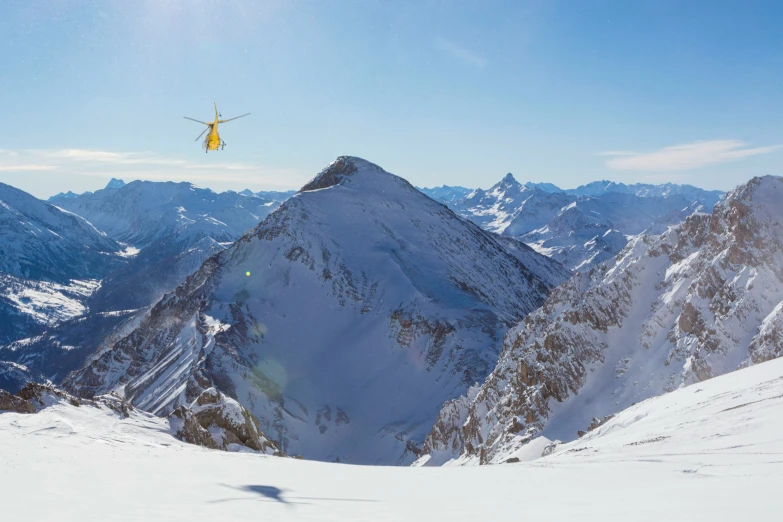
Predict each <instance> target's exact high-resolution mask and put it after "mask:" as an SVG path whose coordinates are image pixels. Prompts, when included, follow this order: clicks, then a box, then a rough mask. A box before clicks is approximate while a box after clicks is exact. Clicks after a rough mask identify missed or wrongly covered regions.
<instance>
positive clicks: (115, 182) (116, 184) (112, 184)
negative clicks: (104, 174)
mask: <svg viewBox="0 0 783 522" xmlns="http://www.w3.org/2000/svg"><path fill="white" fill-rule="evenodd" d="M124 186H125V182H124V181H122V180H121V179H117V178H111V180H109V183H107V184H106V187H105V188H107V189H118V188H122V187H124Z"/></svg>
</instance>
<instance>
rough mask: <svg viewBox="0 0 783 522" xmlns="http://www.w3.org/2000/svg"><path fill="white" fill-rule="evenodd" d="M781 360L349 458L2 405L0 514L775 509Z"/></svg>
mask: <svg viewBox="0 0 783 522" xmlns="http://www.w3.org/2000/svg"><path fill="white" fill-rule="evenodd" d="M781 455H783V360H780V359H778V360H775V361H771V362H767V363H764V364H760V365H758V366H754V367H751V368H747V369H745V370H741V371H738V372H734V373H731V374H728V375H725V376H722V377H718V378H715V379H712V380H710V381H707V382H703V383H699V384H695V385H693V386H690V387H687V388H683V389H680V390H677V391H675V392H672V393H670V394H667V395H664V396H661V397H657V398H654V399H650V400H647V401H644V402H642V403H639V404H637V405H635V406H633V407H631V408H629V409H628V410H625V411H624V412H622V413H620V414H618V415H617V416H616V417H615V418H614V419H613V420H612V421H610V422H608V423H607V424H605V425H604V426H602V427H600V428H599V429H597V430H595V431H594V432H592V433H590V434H588V435H587V436H585V437H583V438H582V439H580V440H578V441H576V442H574V443H571V444H567V445H563V446H559V447H558V448H557V450H556V451H555V452H554V453H553V454H551V455H549V456H547V457H544V458H540V459H538V460H535V461H531V462H523V463H520V464H503V465H496V466H483V467H457V468H454V467H451V468H397V467H372V466H350V465H343V464H327V463H318V462H308V461H299V460H295V459H284V458H278V457H265V456H260V455H256V454H248V453H224V452H219V451H214V450H206V449H202V448H199V447H196V446H189V445H186V444H184V443H181V442H179V441H176V440H175V439H173V438H172V437H171V435H170V434H169V431H168V424H167V422H166V421H165V420H162V419H159V418H155V417H152V416H148V415H147V414H140V413H138V414H133V416H131V417H130V418H129V419H126V420H119V418H118V417H117V416H116V414H114V413H112V412H110V410H108V409H97V408H94V407H90V406H82V407H79V408H76V407H73V406H70V405H63V404H61V405H56V406H52V407H50V408H48V409H45V410H43V411H42V412H41V413H38V414H35V415H22V414H16V413H2V414H0V461H1V462H2V463H3V473H2V474H1V475H0V499H1V500H2V502H1V503H0V510H1V511H0V512H1V513H2V520H13V521H28V520H58V521H63V520H74V521H76V520H78V521H80V522H84V521H91V520H96V521H97V520H101V521H103V520H123V521H133V520H143V521H147V522H148V521H154V520H171V521H178V520H181V521H188V522H191V521H193V520H231V521H241V520H276V521H287V520H340V521H344V520H371V521H382V520H402V521H411V520H426V521H436V520H449V521H461V520H465V521H475V520H547V521H551V520H567V521H573V520H580V521H585V520H600V521H607V520H635V521H638V520H651V521H656V522H660V521H662V520H667V521H668V520H688V521H694V520H709V521H711V522H715V521H722V520H727V521H728V520H731V521H736V520H754V521H773V520H780V513H781V509H783V496H781V495H780V493H779V490H780V485H781V483H783V458H781Z"/></svg>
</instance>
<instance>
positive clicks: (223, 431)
mask: <svg viewBox="0 0 783 522" xmlns="http://www.w3.org/2000/svg"><path fill="white" fill-rule="evenodd" d="M169 424H170V426H171V431H172V433H174V436H175V437H177V438H178V439H180V440H182V441H185V442H189V443H191V444H197V445H199V446H204V447H206V448H212V449H221V450H224V451H231V450H234V451H240V450H241V449H244V448H248V449H251V450H253V451H258V452H261V453H264V454H268V455H276V456H284V455H283V453H281V452H280V451H279V450H278V449H277V445H276V444H275V443H274V442H271V441H270V440H268V439H267V438H266V436H264V434H263V433H261V432H260V431H259V429H258V421H257V420H256V419H255V418H254V417H253V415H252V414H250V412H248V411H247V410H246V409H245V408H244V407H242V405H241V404H239V403H238V402H237V401H235V400H234V399H232V398H230V397H226V396H225V395H223V394H222V393H220V392H219V391H217V390H216V389H215V388H209V389H207V390H204V391H203V392H202V393H201V395H199V396H198V397H197V398H196V400H194V401H193V403H192V404H191V405H190V406H189V407H187V406H179V407H178V408H177V409H176V410H174V411H173V412H171V414H170V415H169Z"/></svg>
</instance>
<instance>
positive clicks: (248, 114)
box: [218, 112, 250, 123]
mask: <svg viewBox="0 0 783 522" xmlns="http://www.w3.org/2000/svg"><path fill="white" fill-rule="evenodd" d="M245 116H250V113H249V112H248V113H247V114H243V115H242V116H235V117H233V118H229V119H227V120H220V121H218V123H226V122H229V121H231V120H238V119H239V118H244V117H245Z"/></svg>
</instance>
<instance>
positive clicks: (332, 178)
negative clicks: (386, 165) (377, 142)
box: [299, 156, 385, 192]
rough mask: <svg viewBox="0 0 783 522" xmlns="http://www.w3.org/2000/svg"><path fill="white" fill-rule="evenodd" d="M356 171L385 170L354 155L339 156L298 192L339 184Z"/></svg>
mask: <svg viewBox="0 0 783 522" xmlns="http://www.w3.org/2000/svg"><path fill="white" fill-rule="evenodd" d="M358 171H378V172H385V171H384V170H383V169H382V168H381V167H379V166H378V165H376V164H375V163H371V162H369V161H367V160H365V159H362V158H357V157H355V156H340V157H338V158H337V159H336V160H334V161H333V162H332V163H330V164H329V166H328V167H326V168H325V169H324V170H322V171H321V172H319V173H318V175H317V176H316V177H314V178H313V179H311V180H310V181H308V182H307V183H306V184H305V185H304V186H303V187H302V188H301V189H299V192H307V191H310V190H319V189H324V188H328V187H333V186H334V185H337V184H339V183H340V182H341V181H342V180H343V179H345V178H347V177H350V176H352V175H353V174H355V173H356V172H358Z"/></svg>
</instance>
